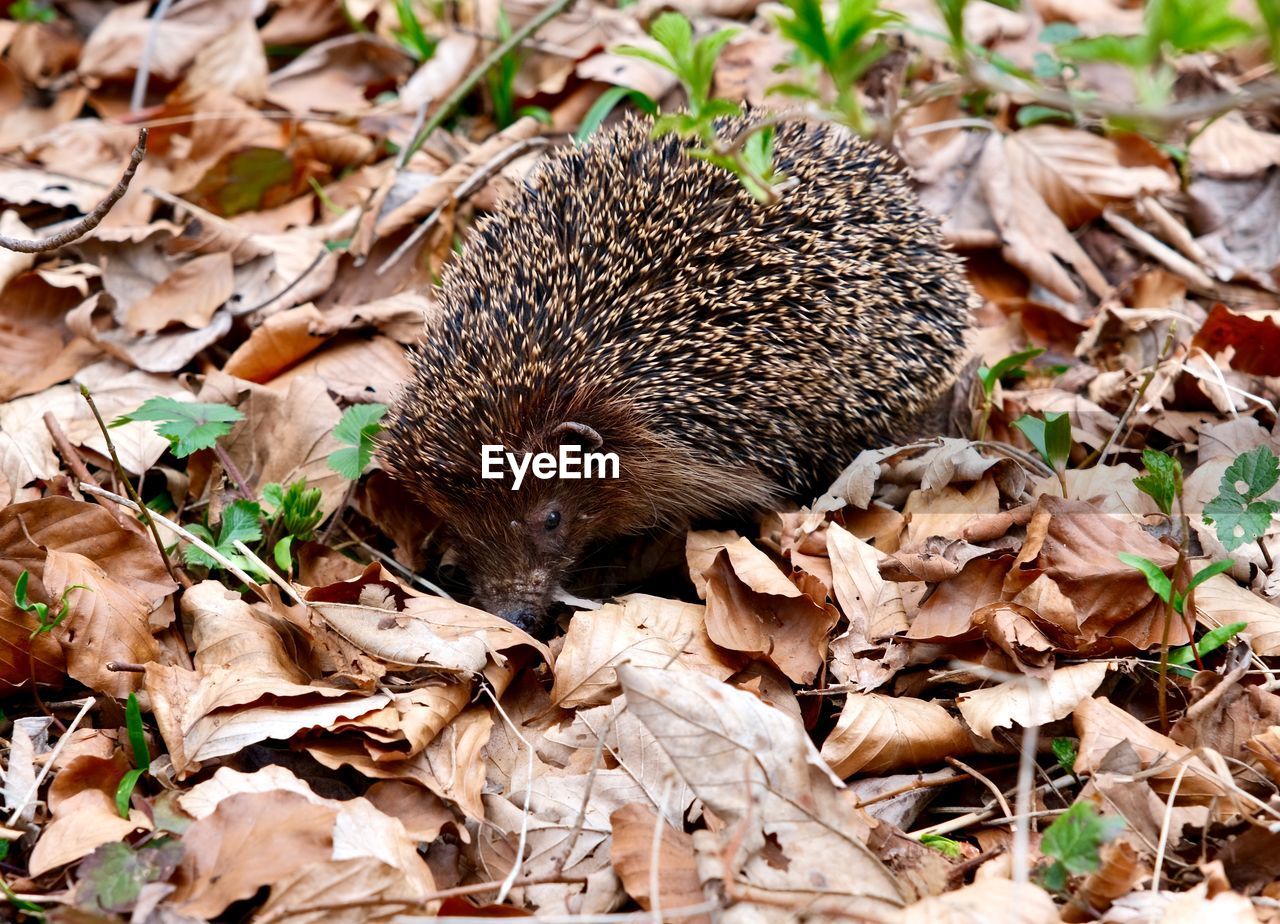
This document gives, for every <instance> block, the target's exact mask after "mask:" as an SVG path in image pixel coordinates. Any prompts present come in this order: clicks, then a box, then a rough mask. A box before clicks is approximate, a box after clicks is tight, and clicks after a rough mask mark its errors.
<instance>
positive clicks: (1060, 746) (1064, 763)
mask: <svg viewBox="0 0 1280 924" xmlns="http://www.w3.org/2000/svg"><path fill="white" fill-rule="evenodd" d="M1049 746H1050V747H1051V748H1053V756H1054V758H1055V759H1056V760H1057V761H1058V766H1059V767H1061V768H1062V769H1063V770H1065V771H1067V773H1074V772H1075V768H1076V758H1077V757H1078V756H1079V754H1080V748H1079V746H1078V745H1077V743H1076V741H1075V739H1074V738H1054V739H1053V740H1052V741H1051V742H1049Z"/></svg>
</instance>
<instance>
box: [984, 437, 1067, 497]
mask: <svg viewBox="0 0 1280 924" xmlns="http://www.w3.org/2000/svg"><path fill="white" fill-rule="evenodd" d="M972 442H973V445H974V447H976V448H978V449H990V450H991V451H992V452H998V453H1000V454H1001V455H1005V456H1008V457H1009V458H1010V459H1013V460H1014V461H1016V462H1021V463H1022V464H1023V465H1026V466H1028V467H1030V468H1031V469H1033V470H1035V471H1037V472H1039V473H1040V474H1041V475H1043V476H1044V477H1045V478H1048V477H1050V476H1051V475H1053V474H1055V472H1054V471H1053V469H1051V468H1049V466H1047V465H1045V464H1044V463H1043V462H1041V461H1040V460H1039V459H1037V458H1036V457H1035V456H1033V455H1031V453H1029V452H1025V451H1023V450H1021V449H1019V448H1018V447H1017V446H1010V445H1009V444H1008V443H995V442H992V441H991V440H973V441H972ZM1064 496H1065V495H1064Z"/></svg>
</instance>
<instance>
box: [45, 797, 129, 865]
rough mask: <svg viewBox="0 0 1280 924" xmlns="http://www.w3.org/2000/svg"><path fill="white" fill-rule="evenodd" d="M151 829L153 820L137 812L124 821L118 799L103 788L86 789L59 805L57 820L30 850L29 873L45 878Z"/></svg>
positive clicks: (51, 823)
mask: <svg viewBox="0 0 1280 924" xmlns="http://www.w3.org/2000/svg"><path fill="white" fill-rule="evenodd" d="M151 827H152V824H151V821H150V820H149V819H148V818H147V816H146V815H145V814H143V813H142V812H140V811H138V810H137V809H131V810H130V811H129V817H128V818H121V817H120V813H119V812H117V811H116V803H115V799H113V798H112V797H111V796H109V795H107V794H106V793H104V792H102V790H100V789H86V790H84V791H82V792H79V793H77V794H75V795H74V796H71V797H70V798H69V799H67V800H66V801H65V802H63V803H62V804H61V805H60V806H59V811H58V813H57V815H56V817H55V818H54V819H53V821H51V822H50V823H49V824H48V825H47V826H46V827H45V829H44V831H43V832H41V834H40V840H38V841H37V842H36V846H35V848H34V849H33V850H32V851H31V857H30V859H29V860H28V862H27V869H28V872H29V873H30V875H32V876H42V875H44V874H45V873H47V872H49V871H50V870H53V869H57V868H58V867H59V866H65V865H66V864H67V863H72V862H74V861H76V860H79V859H80V858H81V857H85V856H88V855H89V854H91V853H93V851H94V850H96V849H97V848H98V847H100V846H102V845H103V844H110V843H112V842H114V841H119V840H123V839H124V838H125V837H128V836H129V835H130V834H132V833H133V832H134V831H137V830H138V829H143V830H148V831H149V830H151Z"/></svg>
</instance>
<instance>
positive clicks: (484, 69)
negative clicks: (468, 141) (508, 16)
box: [409, 0, 573, 157]
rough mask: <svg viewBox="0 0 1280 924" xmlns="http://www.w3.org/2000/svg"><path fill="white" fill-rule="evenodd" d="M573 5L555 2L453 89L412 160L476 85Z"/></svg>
mask: <svg viewBox="0 0 1280 924" xmlns="http://www.w3.org/2000/svg"><path fill="white" fill-rule="evenodd" d="M572 3H573V0H551V2H550V3H548V4H547V5H546V6H544V7H543V8H542V9H541V10H539V11H538V15H537V16H534V17H533V19H531V20H529V21H528V22H527V23H525V24H524V25H523V26H521V27H520V28H519V29H517V30H516V31H515V32H512V33H511V35H510V36H509V37H508V38H507V40H506V41H504V42H503V43H502V44H501V45H499V46H498V47H497V48H495V49H493V51H491V52H489V53H488V54H487V55H485V57H484V60H483V61H481V62H480V63H479V64H478V65H477V66H476V67H475V68H474V69H473V70H472V71H471V73H469V74H468V75H467V76H466V77H465V78H464V79H463V81H462V83H460V84H458V85H457V86H456V87H454V88H453V92H452V93H450V94H449V95H448V96H446V97H445V99H444V102H442V103H441V104H440V105H439V106H438V107H437V108H436V111H435V112H434V113H432V114H431V118H429V119H428V120H427V124H426V125H424V126H422V131H420V132H418V134H417V136H416V137H415V138H414V139H413V141H411V142H410V143H409V156H410V157H412V156H413V155H414V154H416V153H417V152H418V151H419V150H420V149H421V148H422V146H423V145H424V144H426V142H427V139H428V138H430V137H431V133H432V132H434V131H435V130H436V129H437V128H439V127H440V126H441V125H443V124H444V122H445V120H446V119H447V118H449V116H451V115H452V114H453V111H454V110H455V109H457V108H458V106H460V105H461V104H462V101H463V100H464V99H466V98H467V94H468V93H470V92H471V91H472V90H473V89H475V86H476V84H478V83H479V82H480V80H481V79H482V78H483V77H484V75H485V74H487V73H489V71H490V70H491V69H492V68H493V67H494V66H495V65H497V64H498V62H499V61H501V60H502V59H503V58H505V57H506V56H507V55H508V54H510V53H511V50H512V49H514V48H515V47H517V46H518V45H519V44H520V43H521V42H523V41H524V40H525V39H527V38H529V36H531V35H533V34H534V33H535V32H537V31H538V30H539V29H541V28H542V27H543V26H545V25H546V24H547V23H549V22H550V21H551V20H552V19H554V18H555V17H557V16H559V15H560V14H561V13H562V12H564V10H566V9H567V8H568V7H569V6H570V4H572Z"/></svg>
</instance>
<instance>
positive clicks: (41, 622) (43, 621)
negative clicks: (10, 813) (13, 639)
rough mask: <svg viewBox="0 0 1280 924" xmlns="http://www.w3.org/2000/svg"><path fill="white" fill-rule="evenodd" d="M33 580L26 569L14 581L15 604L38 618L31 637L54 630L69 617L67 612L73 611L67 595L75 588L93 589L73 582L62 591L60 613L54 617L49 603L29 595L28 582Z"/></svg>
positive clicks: (59, 602) (59, 605)
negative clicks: (40, 601) (36, 599)
mask: <svg viewBox="0 0 1280 924" xmlns="http://www.w3.org/2000/svg"><path fill="white" fill-rule="evenodd" d="M30 580H31V572H29V571H26V570H25V569H24V570H23V572H22V573H21V574H19V575H18V579H17V580H16V581H14V582H13V605H14V606H16V607H17V608H18V609H20V610H22V612H24V613H30V614H31V615H32V616H34V617H35V618H36V627H35V628H34V629H32V630H31V635H30V636H28V637H29V638H35V637H36V636H37V635H41V634H44V633H46V632H52V631H53V630H54V629H56V628H57V627H58V626H59V625H60V624H61V623H62V620H64V619H66V618H67V614H68V613H70V612H71V604H70V603H68V602H67V597H69V596H70V595H71V591H73V590H90V591H91V590H93V588H92V587H88V586H86V585H84V584H72V585H71V586H70V587H68V588H67V589H66V590H64V591H63V592H62V596H61V597H60V598H59V600H58V614H57V615H56V616H54V617H52V618H50V616H49V604H47V603H39V602H37V601H34V600H31V599H30V598H29V597H28V596H27V584H28V583H29V582H30Z"/></svg>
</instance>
